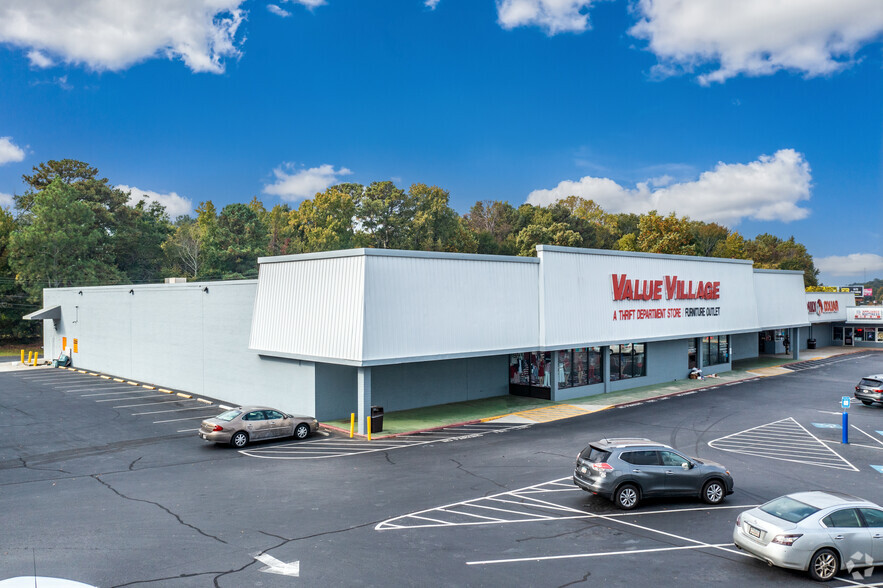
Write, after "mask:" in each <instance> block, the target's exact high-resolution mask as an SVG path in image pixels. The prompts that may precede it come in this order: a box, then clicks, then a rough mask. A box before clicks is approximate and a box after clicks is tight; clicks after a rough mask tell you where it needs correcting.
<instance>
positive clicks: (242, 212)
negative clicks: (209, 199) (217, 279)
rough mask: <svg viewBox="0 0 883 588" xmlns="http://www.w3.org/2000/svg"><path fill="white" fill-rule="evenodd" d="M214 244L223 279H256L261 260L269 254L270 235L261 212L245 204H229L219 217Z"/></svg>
mask: <svg viewBox="0 0 883 588" xmlns="http://www.w3.org/2000/svg"><path fill="white" fill-rule="evenodd" d="M214 239H215V241H214V245H215V248H216V250H217V254H218V269H220V271H221V277H222V278H223V279H239V278H256V277H257V275H258V257H262V256H264V255H266V254H267V245H268V243H269V235H268V233H267V227H266V225H265V224H264V223H263V222H261V219H260V216H259V213H258V212H256V211H255V210H254V209H253V208H251V207H249V206H247V205H245V204H242V203H234V204H228V205H227V206H225V207H224V208H223V209H221V214H220V215H218V223H217V233H216V235H215V238H214Z"/></svg>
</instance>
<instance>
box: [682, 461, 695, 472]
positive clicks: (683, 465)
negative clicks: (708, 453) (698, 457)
mask: <svg viewBox="0 0 883 588" xmlns="http://www.w3.org/2000/svg"><path fill="white" fill-rule="evenodd" d="M681 467H682V468H684V469H685V470H689V469H690V468H692V467H693V464H692V463H690V462H689V461H685V462H684V463H682V464H681Z"/></svg>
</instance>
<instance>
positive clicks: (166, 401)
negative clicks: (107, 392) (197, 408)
mask: <svg viewBox="0 0 883 588" xmlns="http://www.w3.org/2000/svg"><path fill="white" fill-rule="evenodd" d="M162 396H163V397H165V398H168V397H169V396H168V394H163V395H162ZM141 398H150V396H142V397H141ZM135 399H137V397H134V398H132V399H131V400H135ZM119 400H130V399H129V398H114V401H119ZM96 402H108V401H107V400H96ZM171 402H196V400H195V399H190V400H188V399H186V398H179V399H177V400H160V401H158V402H142V403H141V404H122V405H120V406H114V407H113V408H135V407H138V406H156V405H157V404H169V403H171Z"/></svg>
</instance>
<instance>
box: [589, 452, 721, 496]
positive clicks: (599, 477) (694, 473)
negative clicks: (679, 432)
mask: <svg viewBox="0 0 883 588" xmlns="http://www.w3.org/2000/svg"><path fill="white" fill-rule="evenodd" d="M573 483H574V484H576V485H577V486H579V487H580V488H582V489H583V490H585V491H586V492H591V493H592V494H597V495H599V496H603V497H604V498H607V499H609V500H613V502H614V504H616V506H618V507H619V508H622V509H625V510H631V509H633V508H635V507H636V506H637V505H638V501H640V500H641V499H642V498H649V497H652V496H698V497H700V498H701V499H702V500H704V501H705V502H707V503H708V504H718V503H720V502H721V501H723V499H724V497H725V496H727V495H729V494H732V493H733V477H732V476H730V472H728V471H727V469H726V468H724V467H723V466H722V465H720V464H717V463H714V462H711V461H706V460H699V459H696V458H695V457H687V456H685V455H682V454H681V453H679V452H678V451H676V450H674V449H672V448H671V447H669V446H668V445H663V444H662V443H656V442H654V441H651V440H649V439H602V440H601V441H596V442H595V443H591V444H589V446H588V447H586V448H585V449H583V450H582V451H581V452H580V454H579V455H578V456H577V458H576V469H574V471H573Z"/></svg>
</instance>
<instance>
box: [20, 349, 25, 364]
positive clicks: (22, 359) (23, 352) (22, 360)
mask: <svg viewBox="0 0 883 588" xmlns="http://www.w3.org/2000/svg"><path fill="white" fill-rule="evenodd" d="M21 362H22V363H24V362H25V350H24V349H22V350H21Z"/></svg>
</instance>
